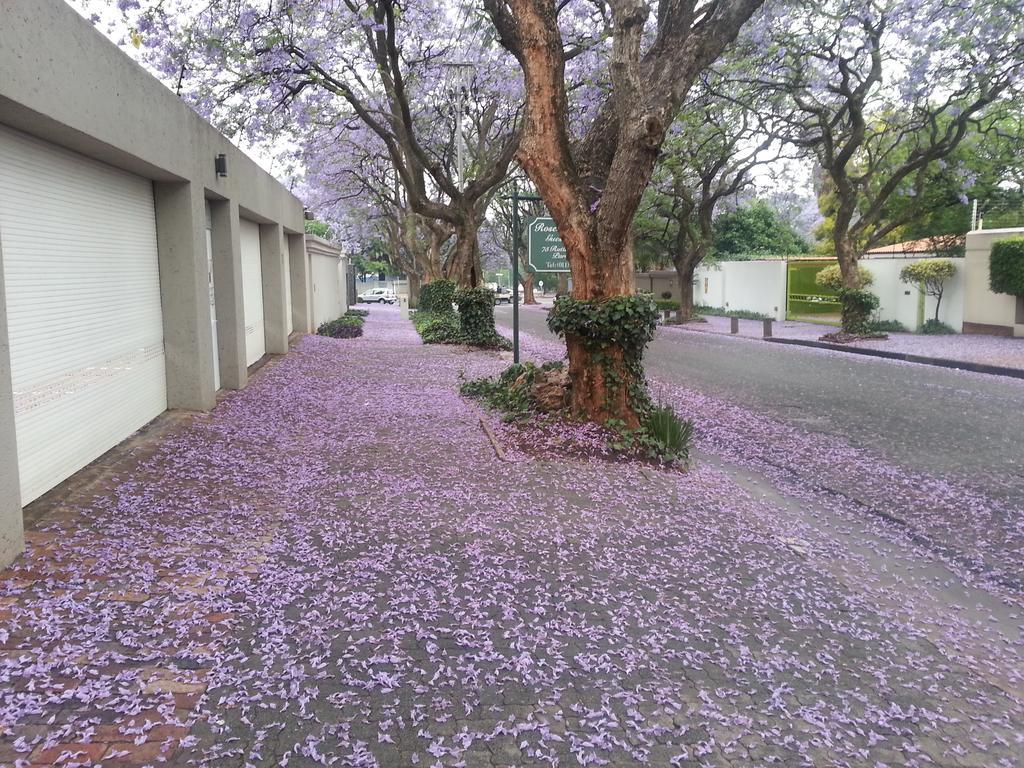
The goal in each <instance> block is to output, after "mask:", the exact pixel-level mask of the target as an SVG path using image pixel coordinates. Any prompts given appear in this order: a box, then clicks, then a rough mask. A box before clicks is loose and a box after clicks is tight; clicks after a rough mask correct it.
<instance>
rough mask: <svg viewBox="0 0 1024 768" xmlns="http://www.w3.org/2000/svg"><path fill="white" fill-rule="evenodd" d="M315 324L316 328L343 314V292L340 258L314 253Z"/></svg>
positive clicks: (312, 259) (312, 258) (312, 270)
mask: <svg viewBox="0 0 1024 768" xmlns="http://www.w3.org/2000/svg"><path fill="white" fill-rule="evenodd" d="M311 261H312V269H311V272H312V273H313V274H312V279H313V315H314V317H313V326H314V329H315V328H317V327H319V326H320V324H321V323H326V322H327V321H328V320H336V319H337V318H338V317H339V316H340V315H341V292H340V290H339V285H338V283H339V281H338V259H336V258H334V257H333V256H321V255H320V254H318V253H314V254H312V257H311Z"/></svg>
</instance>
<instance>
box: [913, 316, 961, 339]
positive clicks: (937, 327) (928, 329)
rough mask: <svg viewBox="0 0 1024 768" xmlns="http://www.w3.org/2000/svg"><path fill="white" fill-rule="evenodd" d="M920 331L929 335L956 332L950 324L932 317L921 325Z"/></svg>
mask: <svg viewBox="0 0 1024 768" xmlns="http://www.w3.org/2000/svg"><path fill="white" fill-rule="evenodd" d="M921 333H925V334H928V335H929V336H943V335H945V334H947V333H956V331H955V330H953V328H952V327H951V326H948V325H946V324H945V323H944V322H942V321H941V320H936V319H935V318H934V317H933V318H931V319H930V320H928V321H926V322H925V324H924V325H922V326H921Z"/></svg>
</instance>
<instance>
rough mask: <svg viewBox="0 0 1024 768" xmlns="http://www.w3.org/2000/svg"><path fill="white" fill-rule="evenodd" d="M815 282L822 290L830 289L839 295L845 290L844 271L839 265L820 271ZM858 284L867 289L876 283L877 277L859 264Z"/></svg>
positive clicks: (832, 265) (815, 277)
mask: <svg viewBox="0 0 1024 768" xmlns="http://www.w3.org/2000/svg"><path fill="white" fill-rule="evenodd" d="M814 282H815V283H816V284H818V285H820V286H821V287H822V288H828V289H829V290H830V291H835V292H836V293H837V294H838V293H839V292H840V291H841V290H842V289H843V271H842V269H841V268H840V267H839V264H830V265H829V266H827V267H825V268H824V269H821V270H818V274H816V275H815V276H814ZM857 282H858V283H859V285H858V286H857V287H858V288H867V287H868V286H869V285H871V284H872V283H873V282H875V276H874V275H872V274H871V272H869V271H868V270H867V269H866V268H865V267H862V266H860V265H859V264H858V265H857Z"/></svg>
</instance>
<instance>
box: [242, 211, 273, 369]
mask: <svg viewBox="0 0 1024 768" xmlns="http://www.w3.org/2000/svg"><path fill="white" fill-rule="evenodd" d="M239 223H240V225H241V226H240V232H241V241H242V311H243V313H244V316H245V364H246V365H252V364H253V363H255V362H256V361H257V360H259V359H260V358H261V357H263V355H265V354H266V352H267V340H266V336H265V334H264V328H263V262H262V259H261V257H260V225H259V224H257V223H255V222H253V221H248V220H247V219H242V220H241V221H240V222H239Z"/></svg>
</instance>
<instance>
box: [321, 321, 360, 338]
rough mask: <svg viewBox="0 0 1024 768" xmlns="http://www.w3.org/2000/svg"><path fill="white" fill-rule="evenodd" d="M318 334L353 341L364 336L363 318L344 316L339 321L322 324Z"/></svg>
mask: <svg viewBox="0 0 1024 768" xmlns="http://www.w3.org/2000/svg"><path fill="white" fill-rule="evenodd" d="M316 332H317V334H318V335H320V336H330V337H331V338H332V339H352V338H355V337H357V336H362V335H363V318H361V317H358V316H353V315H342V316H341V317H339V318H338V319H337V320H328V321H327V322H326V323H321V324H320V327H319V328H317V329H316Z"/></svg>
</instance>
